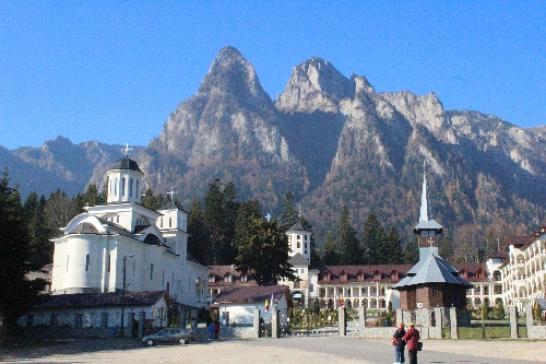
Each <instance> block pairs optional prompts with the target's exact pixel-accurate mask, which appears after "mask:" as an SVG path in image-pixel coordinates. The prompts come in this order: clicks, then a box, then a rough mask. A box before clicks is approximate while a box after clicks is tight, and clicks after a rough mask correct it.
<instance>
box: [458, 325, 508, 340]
mask: <svg viewBox="0 0 546 364" xmlns="http://www.w3.org/2000/svg"><path fill="white" fill-rule="evenodd" d="M509 338H510V326H485V327H484V328H482V327H481V326H474V327H459V339H469V340H483V339H509Z"/></svg>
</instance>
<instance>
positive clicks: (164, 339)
mask: <svg viewBox="0 0 546 364" xmlns="http://www.w3.org/2000/svg"><path fill="white" fill-rule="evenodd" d="M193 340H195V336H194V334H193V331H191V330H186V329H181V328H168V329H163V330H159V331H158V332H156V333H154V334H151V335H146V336H144V337H143V338H142V342H143V343H145V344H146V345H148V346H153V345H155V344H162V343H179V344H187V343H189V342H190V341H193Z"/></svg>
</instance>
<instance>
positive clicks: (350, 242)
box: [337, 206, 362, 264]
mask: <svg viewBox="0 0 546 364" xmlns="http://www.w3.org/2000/svg"><path fill="white" fill-rule="evenodd" d="M337 234H338V244H337V246H338V248H339V263H340V264H360V263H361V262H362V253H361V250H360V241H359V240H358V237H357V233H356V230H355V229H354V228H353V227H352V225H351V220H350V218H349V210H348V209H347V207H346V206H343V209H342V210H341V215H340V218H339V223H338V228H337Z"/></svg>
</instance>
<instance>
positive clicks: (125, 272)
mask: <svg viewBox="0 0 546 364" xmlns="http://www.w3.org/2000/svg"><path fill="white" fill-rule="evenodd" d="M134 256H135V255H134V254H131V255H129V256H127V255H125V256H124V257H123V286H122V290H121V330H120V334H119V335H120V336H122V337H123V336H125V335H124V332H123V327H124V325H125V302H124V299H125V289H126V285H127V258H131V259H132V258H133V257H134Z"/></svg>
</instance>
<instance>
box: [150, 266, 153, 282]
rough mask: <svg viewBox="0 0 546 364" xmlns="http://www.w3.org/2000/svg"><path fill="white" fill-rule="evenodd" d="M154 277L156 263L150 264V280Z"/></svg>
mask: <svg viewBox="0 0 546 364" xmlns="http://www.w3.org/2000/svg"><path fill="white" fill-rule="evenodd" d="M153 279H154V264H153V263H151V264H150V280H153Z"/></svg>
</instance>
